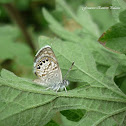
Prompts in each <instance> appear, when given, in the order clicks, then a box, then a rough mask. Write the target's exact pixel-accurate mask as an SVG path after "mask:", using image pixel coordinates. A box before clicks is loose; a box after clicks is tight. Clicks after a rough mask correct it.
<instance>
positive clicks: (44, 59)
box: [34, 46, 62, 87]
mask: <svg viewBox="0 0 126 126" xmlns="http://www.w3.org/2000/svg"><path fill="white" fill-rule="evenodd" d="M34 73H35V74H36V76H37V77H38V78H39V79H37V80H36V81H35V82H37V83H39V84H41V85H44V86H47V87H50V86H55V85H58V84H60V83H62V73H61V70H60V67H59V64H58V62H57V60H56V57H55V54H54V52H53V51H52V49H51V47H50V46H45V47H43V48H41V49H40V50H39V51H38V52H37V54H36V55H35V60H34Z"/></svg>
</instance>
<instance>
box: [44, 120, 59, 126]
mask: <svg viewBox="0 0 126 126" xmlns="http://www.w3.org/2000/svg"><path fill="white" fill-rule="evenodd" d="M45 126H59V125H58V124H57V123H56V122H54V121H53V120H51V121H50V122H48V123H47V124H46V125H45Z"/></svg>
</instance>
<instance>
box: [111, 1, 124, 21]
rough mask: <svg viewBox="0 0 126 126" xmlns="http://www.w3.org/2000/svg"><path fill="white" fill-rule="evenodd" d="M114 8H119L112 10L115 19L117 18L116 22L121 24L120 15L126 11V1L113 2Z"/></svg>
mask: <svg viewBox="0 0 126 126" xmlns="http://www.w3.org/2000/svg"><path fill="white" fill-rule="evenodd" d="M112 6H113V7H116V8H117V7H118V8H119V9H112V14H113V17H114V18H115V21H117V22H119V18H118V17H119V14H120V12H122V11H124V10H125V9H126V2H125V1H124V0H112Z"/></svg>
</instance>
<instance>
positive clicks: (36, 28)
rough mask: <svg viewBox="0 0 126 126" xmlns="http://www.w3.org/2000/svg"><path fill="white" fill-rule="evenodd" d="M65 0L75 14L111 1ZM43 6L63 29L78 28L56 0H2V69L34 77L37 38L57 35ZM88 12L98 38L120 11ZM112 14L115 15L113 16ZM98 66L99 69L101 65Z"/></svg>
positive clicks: (0, 24) (0, 44) (0, 31)
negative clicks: (82, 8)
mask: <svg viewBox="0 0 126 126" xmlns="http://www.w3.org/2000/svg"><path fill="white" fill-rule="evenodd" d="M66 2H67V4H68V5H69V6H70V7H71V9H72V10H73V11H74V12H75V13H77V9H78V7H79V6H82V7H98V6H102V7H110V6H112V2H113V1H111V0H101V1H100V0H78V1H73V0H67V1H66ZM42 8H46V9H47V10H48V11H49V12H50V13H51V14H52V15H53V16H54V17H55V18H56V19H57V21H59V22H60V23H61V24H62V25H63V26H64V28H65V29H67V30H69V31H72V32H73V31H74V32H76V31H78V29H80V28H81V27H80V26H79V24H77V23H76V22H75V21H74V20H73V19H72V18H70V17H69V15H67V14H66V13H65V12H64V11H62V10H61V8H60V7H58V6H57V4H56V1H55V0H49V1H47V0H1V1H0V70H1V69H2V68H5V69H8V70H9V71H12V72H14V73H15V74H16V75H17V76H20V77H26V78H31V79H34V78H35V75H34V74H33V61H34V56H35V53H36V52H37V50H38V49H39V48H40V47H38V37H39V36H41V35H45V36H49V37H58V36H57V35H56V34H54V33H53V32H52V31H51V30H50V29H49V27H48V23H47V21H46V20H45V18H44V15H43V13H42ZM88 12H89V14H90V16H91V20H93V22H94V23H95V24H96V25H97V27H98V31H99V36H98V38H99V37H100V36H101V35H102V34H103V33H104V32H105V31H106V30H107V29H109V28H110V27H111V26H112V25H114V24H116V23H117V22H118V20H119V19H118V15H117V14H118V13H119V12H120V10H115V11H114V10H111V9H93V10H88ZM113 13H116V14H115V15H114V14H113ZM113 15H114V16H115V17H114V16H113ZM88 18H89V17H88ZM89 22H90V21H89ZM87 23H88V21H87ZM92 31H93V28H92ZM98 67H99V68H100V66H98ZM104 68H105V67H104ZM102 69H103V68H102ZM105 69H106V68H105ZM115 81H116V82H117V83H120V81H121V80H120V78H119V79H117V80H115ZM74 85H76V84H74Z"/></svg>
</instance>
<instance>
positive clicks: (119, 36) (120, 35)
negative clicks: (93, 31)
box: [100, 10, 126, 54]
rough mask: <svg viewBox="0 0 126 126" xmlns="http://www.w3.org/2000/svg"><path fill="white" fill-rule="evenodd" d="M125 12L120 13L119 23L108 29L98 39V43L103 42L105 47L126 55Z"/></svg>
mask: <svg viewBox="0 0 126 126" xmlns="http://www.w3.org/2000/svg"><path fill="white" fill-rule="evenodd" d="M125 15H126V10H125V11H123V12H121V13H120V21H121V22H120V23H117V24H115V25H114V26H112V27H110V28H109V29H108V30H107V31H106V33H105V34H104V35H103V36H102V37H101V38H100V42H105V46H106V47H109V48H111V49H113V50H116V51H118V52H121V53H124V54H126V43H125V41H126V22H125V20H126V16H125Z"/></svg>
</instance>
